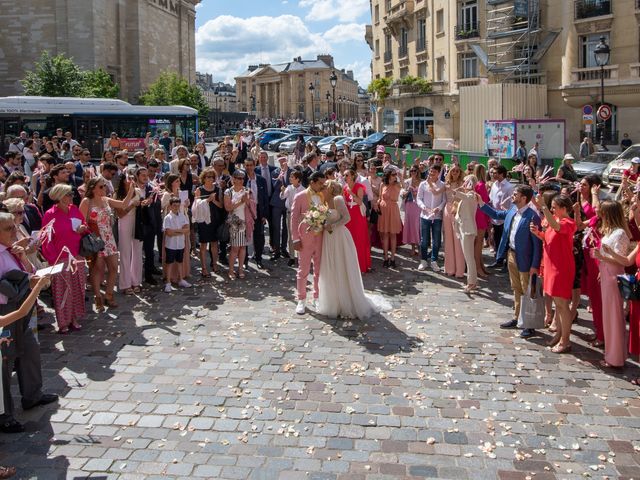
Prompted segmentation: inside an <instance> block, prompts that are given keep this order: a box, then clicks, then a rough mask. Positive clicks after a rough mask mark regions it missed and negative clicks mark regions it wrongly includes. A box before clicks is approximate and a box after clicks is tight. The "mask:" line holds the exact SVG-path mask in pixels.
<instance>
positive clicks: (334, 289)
mask: <svg viewBox="0 0 640 480" xmlns="http://www.w3.org/2000/svg"><path fill="white" fill-rule="evenodd" d="M334 202H335V209H331V210H329V214H328V218H327V222H326V224H325V232H324V235H323V236H322V259H321V260H320V280H319V289H320V295H319V297H318V305H317V311H318V313H320V314H322V315H326V316H327V317H331V318H337V317H346V318H358V319H360V320H363V319H366V318H369V317H371V316H372V315H375V314H376V313H379V312H381V311H383V310H390V309H391V305H390V304H389V303H388V302H386V301H385V300H384V299H383V298H382V297H380V296H375V295H367V294H365V293H364V287H363V285H362V275H361V274H360V266H359V265H358V253H357V252H356V246H355V244H354V243H353V238H352V237H351V233H350V232H349V230H348V229H347V227H345V225H346V224H347V223H349V220H350V219H351V217H350V215H349V210H348V209H347V206H346V204H345V201H344V198H343V197H342V196H338V197H335V199H334ZM329 229H331V233H329Z"/></svg>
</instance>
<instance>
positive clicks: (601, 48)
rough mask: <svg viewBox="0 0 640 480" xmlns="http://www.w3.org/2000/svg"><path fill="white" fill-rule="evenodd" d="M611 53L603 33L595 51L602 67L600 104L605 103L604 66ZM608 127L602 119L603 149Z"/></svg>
mask: <svg viewBox="0 0 640 480" xmlns="http://www.w3.org/2000/svg"><path fill="white" fill-rule="evenodd" d="M610 55H611V49H610V48H609V45H607V42H606V37H605V36H604V35H603V36H602V37H600V43H599V44H598V46H597V47H596V48H595V50H594V51H593V56H594V57H595V59H596V64H597V65H598V66H599V67H600V106H602V105H604V67H605V65H608V64H609V57H610ZM605 128H606V121H605V120H603V121H602V127H601V130H600V147H601V148H602V149H603V150H607V147H606V146H605V144H604V131H605Z"/></svg>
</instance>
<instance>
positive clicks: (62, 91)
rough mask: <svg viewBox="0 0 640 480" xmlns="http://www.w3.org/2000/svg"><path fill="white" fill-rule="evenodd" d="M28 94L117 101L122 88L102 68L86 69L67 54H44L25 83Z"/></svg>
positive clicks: (23, 81)
mask: <svg viewBox="0 0 640 480" xmlns="http://www.w3.org/2000/svg"><path fill="white" fill-rule="evenodd" d="M21 83H22V87H23V88H24V93H25V95H41V96H46V97H103V98H117V96H118V92H119V90H120V89H119V87H118V85H116V84H115V83H113V80H111V77H109V75H108V74H107V72H105V71H104V70H102V69H101V68H99V69H98V70H83V69H82V68H80V67H79V66H78V65H77V64H76V63H75V62H74V61H73V59H72V58H69V57H67V56H65V55H64V54H60V55H56V56H55V57H52V56H51V55H50V54H49V52H47V51H44V52H42V55H41V56H40V59H39V60H38V61H37V62H36V64H35V67H34V69H33V70H31V71H29V72H27V74H26V75H25V77H24V79H23V80H22V81H21Z"/></svg>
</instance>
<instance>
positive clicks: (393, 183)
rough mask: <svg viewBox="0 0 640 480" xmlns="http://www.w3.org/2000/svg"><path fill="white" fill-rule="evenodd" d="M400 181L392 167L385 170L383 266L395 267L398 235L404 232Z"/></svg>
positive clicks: (381, 222)
mask: <svg viewBox="0 0 640 480" xmlns="http://www.w3.org/2000/svg"><path fill="white" fill-rule="evenodd" d="M398 198H400V183H399V182H398V173H397V172H396V171H395V170H394V169H392V168H390V169H388V170H386V171H385V172H384V177H383V180H382V188H381V190H380V199H379V200H378V206H379V207H380V215H379V217H378V232H379V233H380V236H381V237H382V254H383V257H384V262H383V264H382V266H383V267H385V268H386V267H391V268H395V266H396V248H397V245H398V243H397V237H398V234H399V233H400V232H402V219H401V218H400V207H399V206H398Z"/></svg>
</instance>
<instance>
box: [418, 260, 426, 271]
mask: <svg viewBox="0 0 640 480" xmlns="http://www.w3.org/2000/svg"><path fill="white" fill-rule="evenodd" d="M426 269H427V262H426V260H420V265H418V270H419V271H421V272H424V271H425V270H426Z"/></svg>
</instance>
